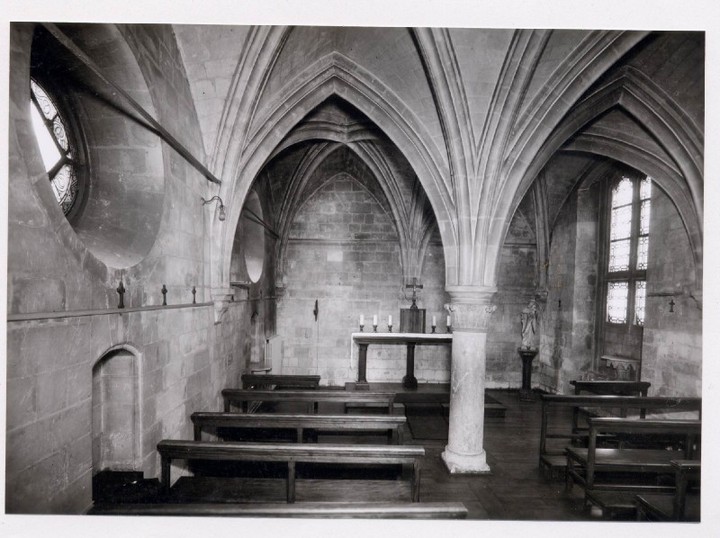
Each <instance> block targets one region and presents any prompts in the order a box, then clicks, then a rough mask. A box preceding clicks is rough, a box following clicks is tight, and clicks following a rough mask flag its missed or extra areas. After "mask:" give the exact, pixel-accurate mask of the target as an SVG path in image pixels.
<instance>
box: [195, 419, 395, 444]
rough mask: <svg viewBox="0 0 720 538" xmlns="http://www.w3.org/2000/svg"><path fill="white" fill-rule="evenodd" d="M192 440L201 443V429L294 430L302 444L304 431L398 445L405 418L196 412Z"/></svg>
mask: <svg viewBox="0 0 720 538" xmlns="http://www.w3.org/2000/svg"><path fill="white" fill-rule="evenodd" d="M190 419H191V420H192V422H193V430H194V438H195V440H196V441H200V440H202V437H201V436H202V430H203V428H207V427H213V428H235V429H240V428H257V429H264V430H269V429H272V430H278V429H282V430H294V431H295V432H296V441H297V442H298V443H302V442H303V433H304V432H305V431H308V430H310V431H313V432H374V433H379V432H382V433H387V434H388V440H389V442H391V443H393V444H400V443H402V440H403V426H404V425H405V424H406V422H407V419H406V418H405V416H399V415H288V414H271V413H213V412H197V413H193V414H192V415H191V416H190Z"/></svg>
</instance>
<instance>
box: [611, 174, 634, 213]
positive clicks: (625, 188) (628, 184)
mask: <svg viewBox="0 0 720 538" xmlns="http://www.w3.org/2000/svg"><path fill="white" fill-rule="evenodd" d="M632 199H633V184H632V181H631V180H630V178H627V177H623V178H622V179H621V180H620V181H619V182H618V184H617V186H616V187H615V188H614V189H613V191H612V206H613V207H620V206H623V205H627V204H630V203H632Z"/></svg>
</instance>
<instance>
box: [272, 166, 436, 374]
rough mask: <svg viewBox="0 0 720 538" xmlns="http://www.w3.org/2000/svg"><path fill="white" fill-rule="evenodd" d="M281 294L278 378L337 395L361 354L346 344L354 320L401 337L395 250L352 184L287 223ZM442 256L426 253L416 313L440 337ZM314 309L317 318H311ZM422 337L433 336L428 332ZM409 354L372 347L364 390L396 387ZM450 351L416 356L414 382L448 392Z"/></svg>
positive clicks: (325, 190) (320, 196)
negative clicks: (316, 379)
mask: <svg viewBox="0 0 720 538" xmlns="http://www.w3.org/2000/svg"><path fill="white" fill-rule="evenodd" d="M284 266H285V274H284V278H283V281H284V285H285V293H284V295H283V298H282V299H281V300H280V301H279V303H278V329H277V334H278V335H280V336H281V337H282V339H283V363H282V373H288V374H291V373H300V374H302V373H312V374H319V375H320V376H321V378H322V381H321V383H323V384H331V385H342V384H344V383H345V382H346V381H352V380H354V379H356V376H357V352H356V351H355V350H352V349H351V342H350V334H351V333H352V332H355V331H358V330H359V329H358V324H359V317H360V314H363V315H364V316H365V330H366V331H371V330H372V316H373V315H377V316H378V331H387V320H388V315H392V316H393V331H398V330H399V322H400V308H406V307H408V306H409V304H410V302H409V301H408V300H407V299H406V298H405V290H404V282H403V270H402V266H401V263H400V244H399V240H398V236H397V232H396V230H395V226H394V225H393V223H392V219H391V217H390V216H389V215H388V214H387V213H386V212H385V211H384V210H383V208H382V206H381V205H380V204H379V203H378V202H377V201H376V200H375V199H374V198H373V197H372V196H371V195H370V194H369V192H368V191H367V190H365V188H364V187H362V186H361V185H360V184H359V183H357V182H356V181H354V180H353V179H351V178H349V177H348V176H338V177H336V178H335V179H333V180H331V181H329V182H328V183H327V184H325V185H324V186H323V187H322V188H321V189H319V190H318V191H316V193H315V194H314V195H313V196H312V197H311V198H310V199H309V200H308V202H307V203H306V204H305V206H304V207H303V209H302V210H301V211H300V212H299V213H298V215H297V216H296V218H295V221H294V222H293V225H292V229H291V235H290V240H289V244H288V246H287V250H286V259H285V264H284ZM444 279H445V275H444V261H443V257H442V247H441V246H440V245H439V244H431V245H430V246H429V248H428V250H427V253H426V263H425V265H424V270H423V275H422V282H423V285H424V286H425V288H424V289H423V292H422V294H421V300H420V307H421V308H426V309H427V310H428V313H427V316H428V317H427V320H428V323H429V321H430V319H431V316H432V315H433V314H434V315H436V316H437V318H438V320H439V322H440V326H439V327H438V330H442V331H444V330H445V316H444V311H443V309H442V308H443V304H444V303H445V302H447V299H446V294H445V292H444ZM315 300H317V301H318V305H319V315H318V320H317V321H315V319H314V316H313V309H314V305H315ZM426 330H427V332H429V331H430V327H429V324H428V327H427V328H426ZM405 353H406V352H405V348H403V347H398V346H371V349H370V350H369V353H368V371H367V377H368V380H369V381H393V382H399V381H400V380H401V379H402V377H403V375H405ZM449 358H450V351H449V348H446V347H443V346H438V347H435V346H432V347H429V346H428V347H427V348H423V349H418V350H417V351H416V376H417V378H418V380H419V381H420V382H447V381H448V379H449V375H450V372H449Z"/></svg>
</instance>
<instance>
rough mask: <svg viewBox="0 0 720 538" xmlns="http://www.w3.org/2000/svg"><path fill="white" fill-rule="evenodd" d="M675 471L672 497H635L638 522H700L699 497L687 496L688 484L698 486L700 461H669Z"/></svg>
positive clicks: (645, 495)
mask: <svg viewBox="0 0 720 538" xmlns="http://www.w3.org/2000/svg"><path fill="white" fill-rule="evenodd" d="M670 464H671V465H672V467H673V469H674V470H675V492H674V494H673V495H647V494H644V495H637V496H636V497H635V502H636V503H637V520H638V521H646V520H651V521H700V496H699V495H693V494H688V489H689V486H690V484H691V483H692V484H697V485H698V486H699V484H700V461H698V460H677V461H671V462H670Z"/></svg>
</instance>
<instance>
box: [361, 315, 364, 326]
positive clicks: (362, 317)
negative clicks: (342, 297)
mask: <svg viewBox="0 0 720 538" xmlns="http://www.w3.org/2000/svg"><path fill="white" fill-rule="evenodd" d="M360 325H365V316H363V315H362V314H360Z"/></svg>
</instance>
